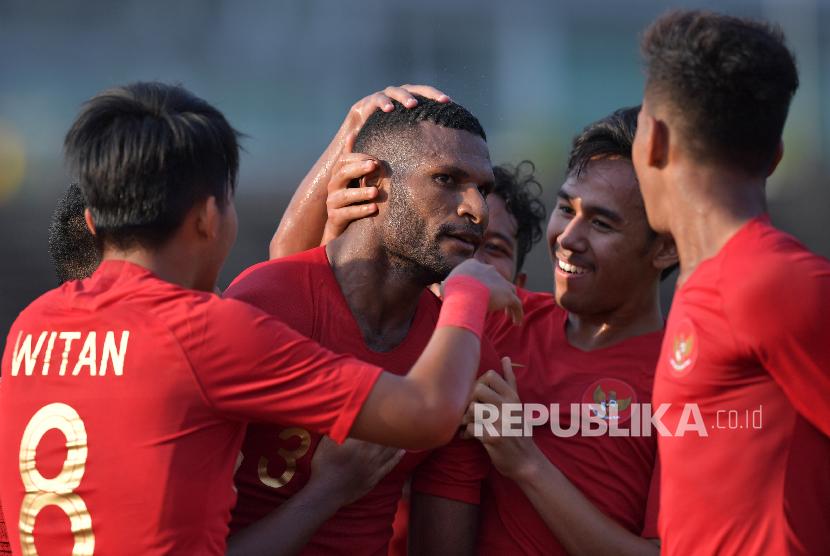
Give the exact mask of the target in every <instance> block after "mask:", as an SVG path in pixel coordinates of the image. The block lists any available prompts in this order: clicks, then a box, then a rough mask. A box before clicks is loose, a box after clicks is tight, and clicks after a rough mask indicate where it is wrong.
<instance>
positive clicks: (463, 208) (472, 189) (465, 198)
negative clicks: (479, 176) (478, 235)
mask: <svg viewBox="0 0 830 556" xmlns="http://www.w3.org/2000/svg"><path fill="white" fill-rule="evenodd" d="M458 215H459V216H462V217H465V218H468V219H469V220H470V221H471V222H472V223H473V224H477V225H479V226H481V227H482V228H483V229H486V228H487V223H488V221H489V216H490V213H489V210H488V208H487V201H486V200H485V198H484V195H483V194H482V193H481V191H480V190H479V188H478V186H477V185H475V184H471V185H470V186H468V187H465V188H464V191H463V192H462V194H461V203H460V204H459V205H458Z"/></svg>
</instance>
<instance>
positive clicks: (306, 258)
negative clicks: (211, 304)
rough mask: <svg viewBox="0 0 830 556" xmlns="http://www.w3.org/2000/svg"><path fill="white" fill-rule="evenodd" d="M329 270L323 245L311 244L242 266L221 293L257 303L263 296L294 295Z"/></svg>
mask: <svg viewBox="0 0 830 556" xmlns="http://www.w3.org/2000/svg"><path fill="white" fill-rule="evenodd" d="M330 271H331V267H330V265H329V262H328V258H327V257H326V251H325V247H315V248H314V249H309V250H308V251H302V252H300V253H295V254H293V255H289V256H287V257H281V258H279V259H272V260H270V261H264V262H261V263H257V264H255V265H253V266H250V267H248V268H246V269H245V270H243V271H242V272H241V273H240V274H239V276H237V277H236V278H235V279H234V280H233V282H231V285H230V286H228V288H227V289H226V290H225V292H224V294H223V295H224V297H226V298H227V297H230V298H235V299H241V300H243V301H246V302H248V303H254V304H259V303H261V302H262V301H263V298H264V297H268V298H274V297H280V296H282V295H284V294H286V293H291V294H292V295H297V294H298V291H302V290H305V289H308V288H309V287H310V286H311V285H312V282H313V279H314V277H319V276H321V275H322V274H323V273H325V272H330Z"/></svg>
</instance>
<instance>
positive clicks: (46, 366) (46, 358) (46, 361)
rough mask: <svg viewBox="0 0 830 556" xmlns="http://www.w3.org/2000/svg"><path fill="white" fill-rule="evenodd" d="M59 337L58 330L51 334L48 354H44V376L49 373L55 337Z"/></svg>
mask: <svg viewBox="0 0 830 556" xmlns="http://www.w3.org/2000/svg"><path fill="white" fill-rule="evenodd" d="M57 337H58V333H57V332H52V333H51V334H49V343H48V344H47V345H46V355H44V356H43V376H46V375H48V374H49V361H51V360H52V348H54V347H55V338H57Z"/></svg>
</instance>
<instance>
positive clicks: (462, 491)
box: [412, 436, 490, 504]
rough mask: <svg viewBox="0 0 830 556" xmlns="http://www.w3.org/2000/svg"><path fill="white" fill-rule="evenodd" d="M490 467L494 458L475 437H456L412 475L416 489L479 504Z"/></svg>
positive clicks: (413, 488) (436, 451)
mask: <svg viewBox="0 0 830 556" xmlns="http://www.w3.org/2000/svg"><path fill="white" fill-rule="evenodd" d="M489 468H490V458H489V457H488V456H487V452H486V451H485V450H484V447H483V446H482V445H481V442H479V441H478V440H475V439H467V440H463V439H461V438H459V437H457V436H456V438H454V439H453V440H452V442H450V443H449V444H447V445H446V446H442V447H441V448H438V449H437V450H434V451H433V452H432V454H431V455H430V456H429V458H427V459H426V460H425V461H424V462H423V463H421V465H419V466H418V468H417V469H416V470H415V473H414V474H413V476H412V490H413V492H419V493H421V494H429V495H431V496H439V497H441V498H448V499H450V500H457V501H459V502H466V503H467V504H478V503H479V501H480V499H481V482H482V481H483V480H484V478H485V476H486V475H487V472H488V470H489Z"/></svg>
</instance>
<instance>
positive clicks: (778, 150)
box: [767, 139, 784, 177]
mask: <svg viewBox="0 0 830 556" xmlns="http://www.w3.org/2000/svg"><path fill="white" fill-rule="evenodd" d="M782 158H784V139H781V140H780V141H778V147H777V148H776V149H775V158H774V159H773V160H772V164H771V165H770V167H769V171H768V172H767V177H770V176H771V175H772V173H773V172H775V169H776V168H778V163H779V162H781V159H782Z"/></svg>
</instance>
